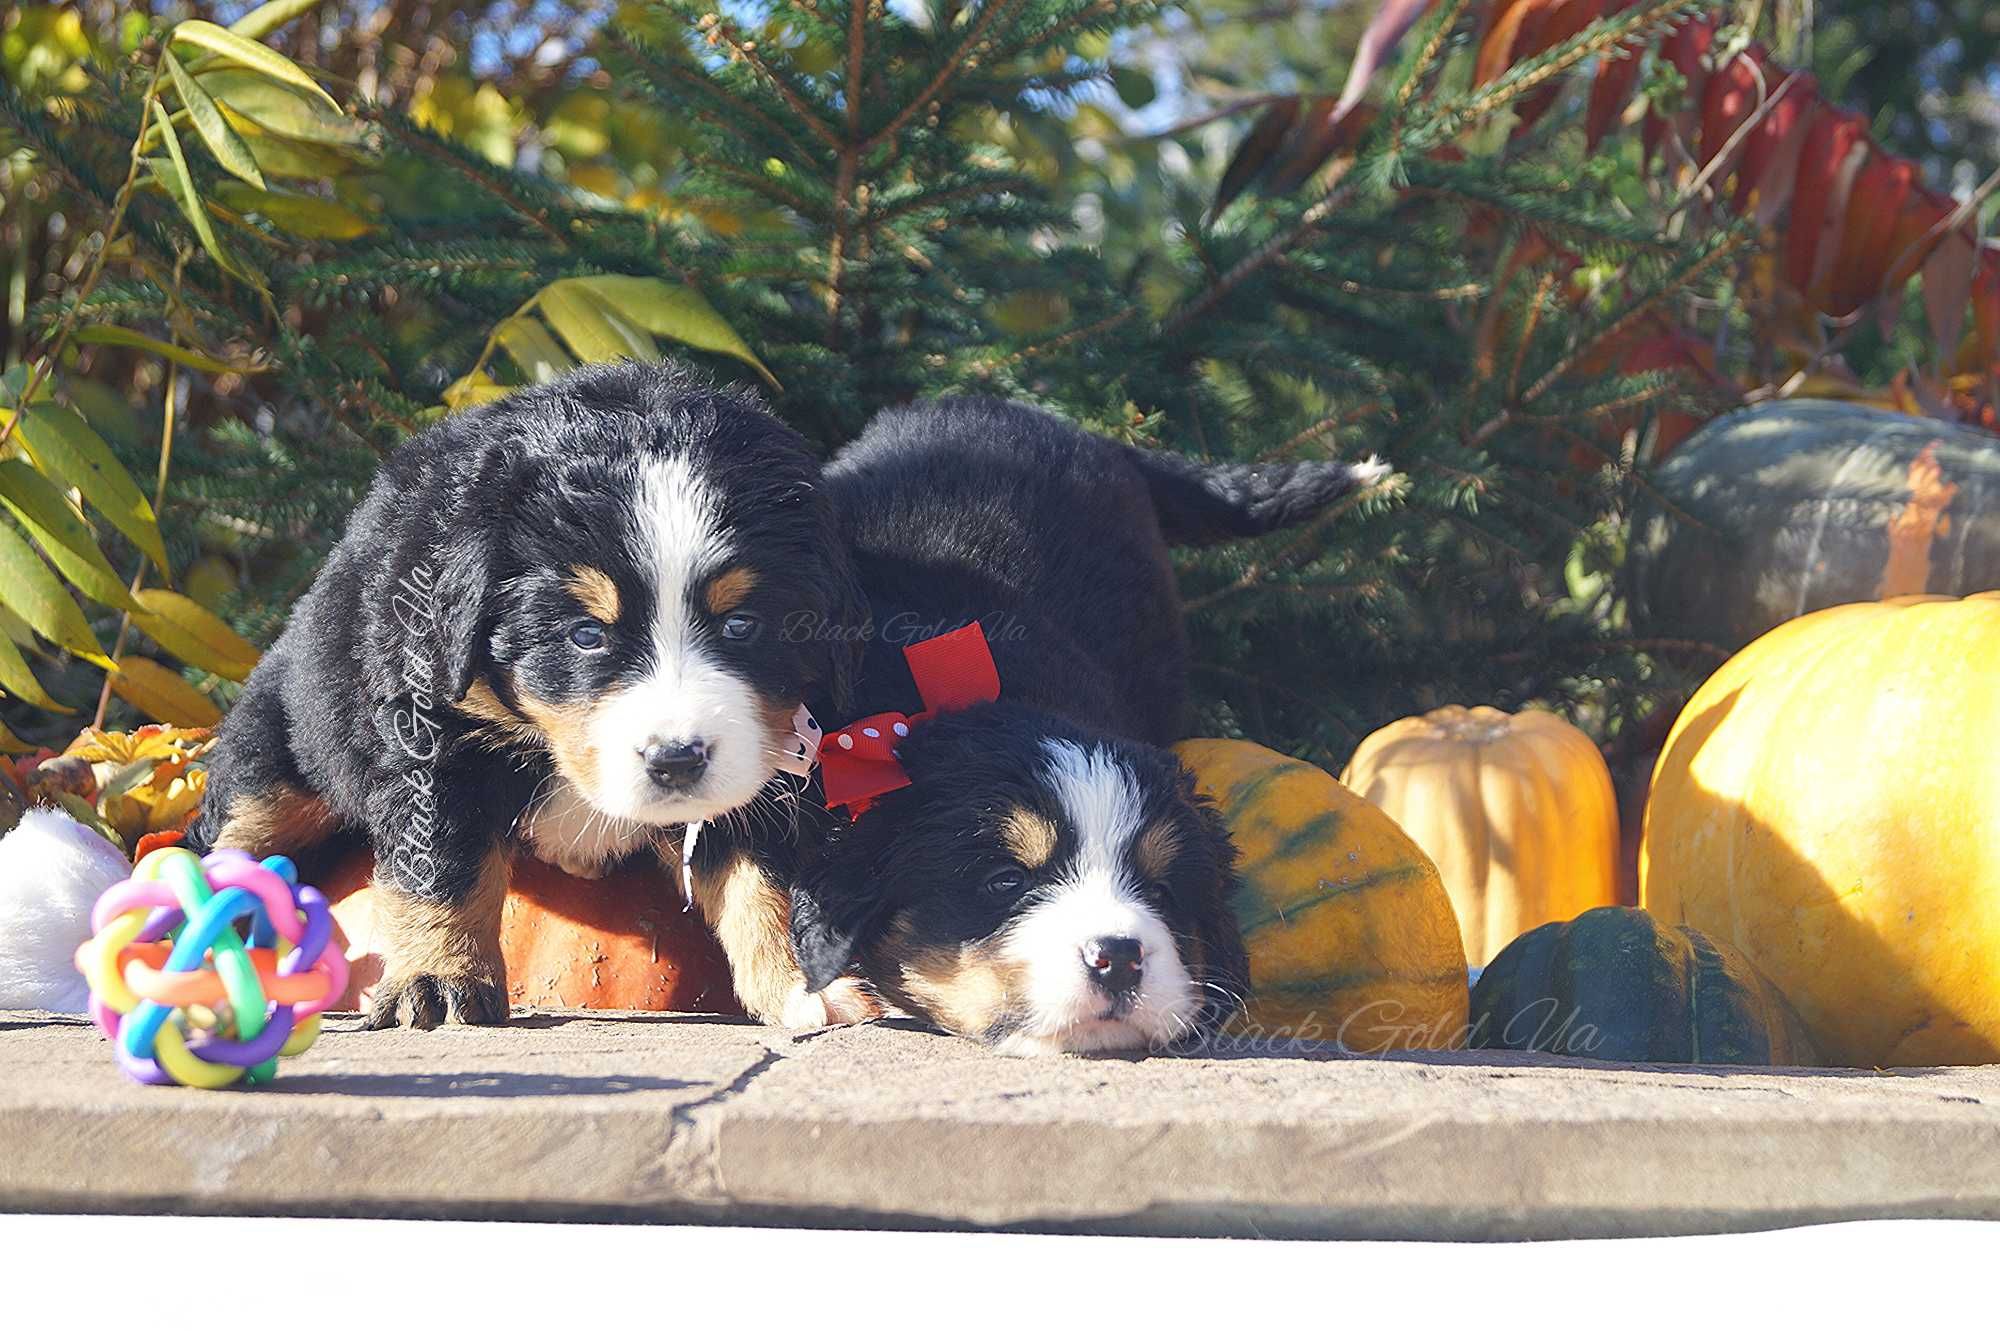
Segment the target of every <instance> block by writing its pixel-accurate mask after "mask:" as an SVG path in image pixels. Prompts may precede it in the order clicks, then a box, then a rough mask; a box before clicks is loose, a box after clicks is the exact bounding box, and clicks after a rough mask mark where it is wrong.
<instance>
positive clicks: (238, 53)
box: [167, 18, 340, 111]
mask: <svg viewBox="0 0 2000 1331" xmlns="http://www.w3.org/2000/svg"><path fill="white" fill-rule="evenodd" d="M167 41H168V42H169V43H173V42H185V43H186V44H187V45H189V46H199V47H200V48H202V49H203V50H204V51H209V52H212V53H214V54H216V55H219V56H221V57H222V58H223V59H224V60H227V61H230V62H232V63H234V64H238V65H241V66H243V68H245V69H251V70H255V71H257V72H258V73H260V74H263V75H265V76H266V77H268V78H271V79H275V80H276V81H278V82H279V83H284V84H289V85H290V86H292V87H294V88H297V89H299V90H300V91H301V92H307V93H311V94H312V95H313V96H315V97H318V98H321V99H322V100H324V101H325V102H326V104H327V105H328V106H330V107H332V108H333V109H334V110H336V111H338V110H339V109H340V103H338V102H336V101H334V100H333V98H332V97H331V96H329V95H328V94H327V91H326V89H324V88H322V87H320V86H319V84H317V83H315V82H313V79H312V76H311V75H310V74H308V73H306V72H305V71H304V70H303V69H300V68H299V67H298V66H297V65H295V64H293V63H292V62H291V61H290V60H288V59H286V58H285V57H284V56H282V55H279V54H278V53H277V52H276V51H273V50H272V49H271V48H270V47H268V46H265V45H264V44H263V43H261V42H253V41H250V40H249V39H247V38H244V37H239V36H237V35H236V34H235V33H233V32H231V31H229V29H227V28H218V27H216V26H215V25H214V24H213V23H208V22H205V21H203V20H201V19H198V18H191V19H184V20H182V21H181V22H179V23H177V24H175V25H174V27H173V29H172V31H170V32H169V33H168V34H167Z"/></svg>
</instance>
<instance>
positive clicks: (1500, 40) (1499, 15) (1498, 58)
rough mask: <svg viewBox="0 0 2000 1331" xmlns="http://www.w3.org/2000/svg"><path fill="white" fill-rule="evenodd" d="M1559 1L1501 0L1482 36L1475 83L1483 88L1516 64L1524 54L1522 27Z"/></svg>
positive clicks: (1474, 71) (1474, 75)
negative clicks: (1518, 52) (1521, 41)
mask: <svg viewBox="0 0 2000 1331" xmlns="http://www.w3.org/2000/svg"><path fill="white" fill-rule="evenodd" d="M1557 2H1558V0H1498V2H1497V3H1496V4H1495V5H1494V6H1493V11H1492V17H1491V19H1490V20H1489V21H1488V23H1487V25H1486V35H1485V36H1484V37H1482V38H1480V39H1479V58H1478V60H1477V61H1475V62H1474V64H1473V68H1472V85H1473V86H1474V87H1475V88H1476V87H1482V86H1484V85H1485V84H1488V83H1491V82H1493V80H1495V79H1497V78H1499V77H1500V76H1501V75H1502V74H1505V73H1506V72H1507V71H1508V70H1510V69H1512V68H1513V67H1514V62H1515V61H1516V60H1517V59H1519V58H1520V57H1519V56H1518V55H1517V54H1516V52H1517V51H1519V50H1520V37H1521V30H1522V28H1523V27H1524V26H1526V24H1527V22H1528V20H1529V19H1531V18H1534V17H1535V16H1536V15H1538V14H1540V13H1541V11H1543V10H1544V9H1547V8H1548V7H1549V6H1550V5H1552V4H1555V3H1557Z"/></svg>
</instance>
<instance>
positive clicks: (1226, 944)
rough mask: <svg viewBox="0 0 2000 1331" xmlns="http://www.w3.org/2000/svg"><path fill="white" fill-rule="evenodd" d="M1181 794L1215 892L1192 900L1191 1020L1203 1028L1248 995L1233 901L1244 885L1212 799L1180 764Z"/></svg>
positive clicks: (1210, 1028) (1218, 1023) (1246, 962)
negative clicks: (1196, 826)
mask: <svg viewBox="0 0 2000 1331" xmlns="http://www.w3.org/2000/svg"><path fill="white" fill-rule="evenodd" d="M1182 771H1183V775H1184V778H1185V779H1184V781H1183V782H1182V794H1183V797H1184V798H1185V799H1187V801H1188V802H1189V803H1190V804H1192V805H1193V806H1194V810H1195V814H1196V817H1197V818H1198V819H1199V822H1200V826H1201V829H1202V831H1201V837H1202V841H1203V842H1204V845H1203V851H1204V852H1205V853H1206V854H1207V855H1208V857H1209V858H1210V860H1211V861H1212V863H1213V864H1214V867H1215V872H1214V874H1213V875H1212V876H1211V881H1212V882H1213V883H1214V884H1215V888H1214V894H1213V895H1212V896H1204V897H1203V898H1202V899H1201V900H1199V901H1197V902H1196V903H1195V940H1196V941H1197V942H1198V943H1199V944H1200V945H1201V968H1202V975H1201V979H1202V980H1203V981H1204V982H1205V987H1204V988H1203V990H1202V1007H1201V1013H1200V1015H1199V1016H1198V1017H1197V1018H1196V1023H1195V1024H1196V1026H1197V1028H1198V1029H1200V1030H1201V1031H1203V1032H1207V1033H1213V1032H1215V1031H1217V1030H1219V1029H1221V1027H1222V1025H1223V1023H1224V1022H1226V1021H1228V1020H1229V1019H1230V1018H1231V1017H1232V1016H1234V1015H1235V1014H1236V1013H1237V1012H1238V1011H1239V1010H1241V1009H1242V1007H1243V1005H1244V1004H1245V1003H1247V1002H1248V1001H1249V998H1250V956H1249V953H1248V952H1246V951H1245V950H1244V947H1243V929H1242V926H1241V925H1239V924H1238V923H1237V920H1236V908H1235V906H1234V905H1233V904H1232V903H1233V902H1234V901H1235V900H1236V898H1237V896H1238V894H1239V893H1240V892H1241V891H1242V890H1243V880H1242V879H1241V878H1239V877H1237V874H1236V858H1237V857H1236V843H1235V842H1234V841H1233V840H1231V839H1230V836H1229V827H1228V825H1227V824H1226V823H1224V822H1223V820H1222V815H1221V814H1220V813H1218V812H1217V811H1216V808H1215V805H1214V804H1212V803H1210V802H1209V800H1208V799H1206V798H1205V797H1203V796H1202V795H1200V794H1198V793H1196V791H1195V785H1194V774H1193V773H1192V772H1188V771H1186V769H1185V768H1184V769H1182Z"/></svg>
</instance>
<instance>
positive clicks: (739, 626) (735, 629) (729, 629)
mask: <svg viewBox="0 0 2000 1331" xmlns="http://www.w3.org/2000/svg"><path fill="white" fill-rule="evenodd" d="M762 624H763V621H762V620H760V619H758V618H757V616H755V615H745V614H735V615H731V616H729V618H727V619H725V620H723V621H722V636H723V637H724V638H726V639H728V640H729V641H730V642H748V641H750V640H751V639H752V638H754V637H756V636H757V630H758V628H759V627H760V626H761V625H762Z"/></svg>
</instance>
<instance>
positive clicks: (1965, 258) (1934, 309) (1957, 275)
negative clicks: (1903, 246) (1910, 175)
mask: <svg viewBox="0 0 2000 1331" xmlns="http://www.w3.org/2000/svg"><path fill="white" fill-rule="evenodd" d="M1978 262H1979V250H1978V248H1977V247H1976V246H1975V245H1974V244H1973V242H1972V237H1971V236H1970V235H1969V234H1967V233H1966V232H1965V231H1964V230H1963V229H1962V228H1961V229H1953V230H1951V231H1948V232H1946V233H1945V236H1944V238H1943V239H1942V240H1940V241H1939V242H1938V245H1937V248H1936V249H1933V250H1932V251H1931V255H1930V258H1928V259H1926V260H1925V261H1924V316H1925V317H1926V318H1927V319H1929V320H1930V325H1931V336H1932V337H1934V338H1936V339H1937V348H1938V359H1939V360H1940V361H1942V362H1943V363H1944V364H1947V365H1949V364H1951V363H1952V362H1953V361H1954V360H1956V359H1957V357H1958V340H1959V337H1960V335H1961V334H1963V333H1964V332H1965V302H1966V300H1967V298H1968V297H1970V296H1971V294H1972V276H1973V272H1974V269H1975V268H1976V267H1977V265H1978Z"/></svg>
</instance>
